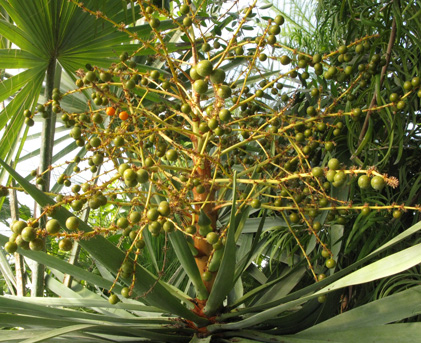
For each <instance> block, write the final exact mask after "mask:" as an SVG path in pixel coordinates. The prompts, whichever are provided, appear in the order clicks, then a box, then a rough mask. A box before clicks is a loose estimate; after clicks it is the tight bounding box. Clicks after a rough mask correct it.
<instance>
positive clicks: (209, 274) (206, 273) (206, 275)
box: [202, 271, 212, 281]
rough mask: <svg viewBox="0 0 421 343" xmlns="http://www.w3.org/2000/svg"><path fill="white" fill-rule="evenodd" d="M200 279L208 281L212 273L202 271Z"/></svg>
mask: <svg viewBox="0 0 421 343" xmlns="http://www.w3.org/2000/svg"><path fill="white" fill-rule="evenodd" d="M202 280H203V281H210V280H212V273H211V272H208V271H206V272H203V273H202Z"/></svg>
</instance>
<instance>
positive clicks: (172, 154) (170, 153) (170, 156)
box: [165, 149, 178, 162]
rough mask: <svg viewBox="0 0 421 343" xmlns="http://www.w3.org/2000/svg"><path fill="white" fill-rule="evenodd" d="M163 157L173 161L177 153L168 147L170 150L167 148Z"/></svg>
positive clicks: (175, 159)
mask: <svg viewBox="0 0 421 343" xmlns="http://www.w3.org/2000/svg"><path fill="white" fill-rule="evenodd" d="M165 157H166V158H167V160H168V161H171V162H174V161H177V158H178V153H177V151H175V150H174V149H170V150H167V152H166V153H165Z"/></svg>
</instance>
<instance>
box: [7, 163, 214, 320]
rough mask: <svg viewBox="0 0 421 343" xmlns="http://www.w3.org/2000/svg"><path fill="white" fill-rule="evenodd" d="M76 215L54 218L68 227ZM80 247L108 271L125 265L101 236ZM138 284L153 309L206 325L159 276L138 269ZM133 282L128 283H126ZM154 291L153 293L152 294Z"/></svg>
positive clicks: (29, 188)
mask: <svg viewBox="0 0 421 343" xmlns="http://www.w3.org/2000/svg"><path fill="white" fill-rule="evenodd" d="M0 165H2V166H3V168H5V169H6V170H7V171H8V172H9V174H11V175H12V176H13V178H14V179H15V180H16V181H17V182H18V183H19V184H20V185H21V186H22V187H23V188H24V189H25V191H26V192H28V193H29V194H30V195H31V196H32V198H33V199H34V200H35V201H36V202H37V203H38V204H39V205H40V206H42V207H45V206H48V205H53V204H54V201H53V200H52V199H51V198H50V197H49V196H47V195H46V194H44V193H43V192H42V191H40V190H39V189H38V188H36V187H35V186H34V185H32V184H30V183H29V182H27V181H26V180H25V179H24V178H23V177H22V176H20V175H19V174H18V173H16V171H15V170H13V169H12V168H10V167H9V166H8V165H7V164H6V163H5V162H4V161H3V160H1V159H0ZM72 215H73V214H72V213H70V212H69V211H67V210H66V209H64V208H62V207H61V208H58V209H56V211H55V214H54V218H55V219H57V220H58V221H59V222H60V224H61V226H62V227H66V225H65V222H66V220H67V218H69V217H71V216H72ZM79 230H81V231H85V232H89V231H92V229H91V228H90V227H89V226H88V225H87V224H86V223H84V222H80V226H79ZM79 244H80V245H81V246H82V247H83V248H85V249H86V250H87V251H88V252H89V253H90V254H91V255H92V257H94V258H95V259H97V260H98V261H99V262H100V263H102V264H103V265H104V266H106V267H107V269H108V270H110V271H112V272H114V273H116V272H117V270H118V269H119V268H120V266H121V264H122V262H123V261H124V258H125V255H124V253H123V252H122V251H121V250H119V249H118V248H116V247H115V246H114V245H113V244H112V243H110V242H109V241H107V240H106V239H105V238H104V237H102V236H95V237H94V238H91V239H89V240H81V241H79ZM136 280H137V282H136V283H135V286H134V291H135V293H137V294H139V295H143V294H145V293H147V295H146V300H147V301H148V302H149V303H150V304H151V305H153V306H157V307H160V308H162V309H165V310H168V311H170V312H172V313H174V314H177V315H180V316H183V317H184V318H186V319H190V320H192V321H195V322H197V323H203V324H204V323H206V322H207V320H206V319H203V318H200V317H198V316H196V315H195V314H193V313H192V312H190V311H189V310H188V309H187V308H186V307H185V306H184V305H182V304H181V303H180V301H179V300H178V299H177V297H175V296H174V295H173V294H172V293H171V292H170V291H168V289H167V288H166V287H165V286H164V285H163V283H162V281H158V282H156V276H154V275H152V274H151V273H150V272H149V271H147V270H146V269H145V268H144V267H143V266H140V265H137V267H136ZM127 281H128V282H130V281H129V280H127ZM152 289H153V291H151V290H152Z"/></svg>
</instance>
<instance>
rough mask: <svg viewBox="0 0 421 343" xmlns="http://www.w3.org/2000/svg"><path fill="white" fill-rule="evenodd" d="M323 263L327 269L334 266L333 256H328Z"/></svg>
mask: <svg viewBox="0 0 421 343" xmlns="http://www.w3.org/2000/svg"><path fill="white" fill-rule="evenodd" d="M325 265H326V267H327V268H329V269H332V268H335V266H336V261H335V260H334V259H333V258H329V259H328V260H326V262H325Z"/></svg>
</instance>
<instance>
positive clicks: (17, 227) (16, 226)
mask: <svg viewBox="0 0 421 343" xmlns="http://www.w3.org/2000/svg"><path fill="white" fill-rule="evenodd" d="M26 226H27V225H26V223H25V222H24V221H23V220H18V221H17V222H14V223H13V225H12V227H11V230H12V231H13V232H14V233H17V234H20V233H21V232H22V230H23V229H24V228H25V227H26Z"/></svg>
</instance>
